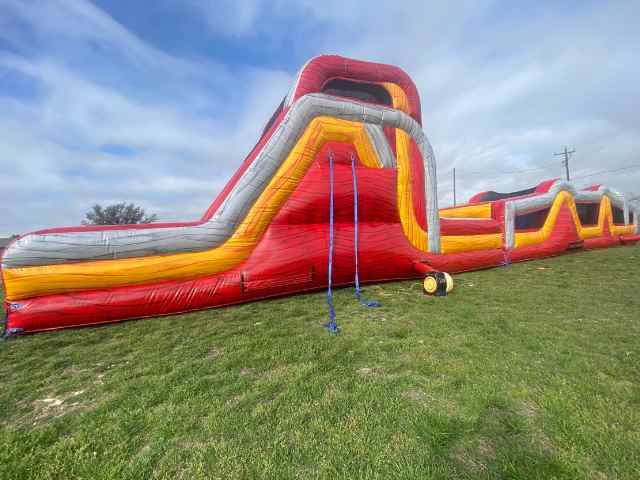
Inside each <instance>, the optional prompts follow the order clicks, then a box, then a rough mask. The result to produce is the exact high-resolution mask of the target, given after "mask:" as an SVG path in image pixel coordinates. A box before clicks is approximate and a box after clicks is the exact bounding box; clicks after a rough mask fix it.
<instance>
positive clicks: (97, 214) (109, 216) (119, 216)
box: [82, 202, 157, 225]
mask: <svg viewBox="0 0 640 480" xmlns="http://www.w3.org/2000/svg"><path fill="white" fill-rule="evenodd" d="M156 219H157V216H156V215H155V214H153V215H147V214H146V213H145V211H144V209H143V208H142V207H138V206H136V205H134V204H133V203H129V204H127V203H124V202H123V203H115V204H113V205H107V206H106V207H104V208H103V207H102V205H100V204H95V205H94V206H93V207H91V210H89V211H88V212H87V213H86V215H85V220H83V221H82V224H83V225H131V224H135V223H151V222H155V221H156Z"/></svg>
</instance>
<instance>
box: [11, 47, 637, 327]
mask: <svg viewBox="0 0 640 480" xmlns="http://www.w3.org/2000/svg"><path fill="white" fill-rule="evenodd" d="M437 198H438V196H437V182H436V163H435V158H434V154H433V151H432V148H431V146H430V144H429V141H428V139H427V136H426V135H425V133H424V129H423V127H422V118H421V108H420V98H419V96H418V92H417V90H416V86H415V85H414V83H413V82H412V81H411V79H410V78H409V76H408V75H407V74H406V73H405V72H403V71H402V70H401V69H399V68H397V67H394V66H389V65H382V64H378V63H371V62H364V61H358V60H352V59H347V58H343V57H339V56H328V55H327V56H319V57H316V58H314V59H312V60H310V61H309V62H308V63H307V64H306V65H305V66H304V67H303V68H302V70H301V71H300V72H299V74H298V76H297V78H296V81H295V83H294V85H293V86H292V88H291V90H290V91H289V93H288V94H287V95H286V97H285V98H284V99H283V101H282V103H281V104H280V106H279V107H278V109H277V110H276V112H275V113H274V114H273V116H272V117H271V119H270V120H269V122H268V123H267V125H266V126H265V129H264V132H263V133H262V136H261V138H260V139H259V140H258V142H257V144H256V145H255V147H254V148H253V150H252V151H251V152H250V153H249V155H248V156H247V158H246V159H245V160H244V162H243V163H242V165H241V166H240V168H239V169H238V171H237V172H236V173H235V175H234V176H233V177H232V178H231V180H230V181H229V183H228V184H227V186H226V187H225V188H224V189H223V190H222V192H221V193H220V194H219V195H218V197H217V198H216V199H215V201H214V202H213V204H212V205H211V206H210V208H209V209H208V210H207V211H206V212H205V214H204V215H203V217H202V218H201V219H200V220H199V221H194V222H184V223H158V224H148V225H128V226H126V225H125V226H123V225H117V226H85V227H64V228H52V229H47V230H40V231H36V232H33V233H29V234H26V235H22V236H21V237H19V238H18V239H17V240H16V241H14V242H13V243H12V244H11V245H10V246H9V247H8V248H7V249H6V250H5V252H4V255H3V257H2V279H3V282H4V288H5V294H6V298H5V310H6V314H7V325H6V328H7V332H8V333H9V334H20V333H27V332H38V331H44V330H52V329H58V328H64V327H75V326H81V325H93V324H101V323H108V322H115V321H120V320H125V319H134V318H144V317H152V316H158V315H167V314H174V313H179V312H187V311H192V310H198V309H203V308H211V307H219V306H223V305H230V304H236V303H241V302H247V301H253V300H258V299H262V298H267V297H273V296H278V295H285V294H292V293H296V292H303V291H308V290H317V289H320V288H326V287H327V286H328V285H329V284H330V282H331V284H333V285H351V284H354V283H356V285H358V284H359V282H365V283H371V282H381V281H387V280H395V279H408V278H419V277H422V276H424V275H425V274H427V273H429V272H437V271H446V272H452V273H454V272H461V271H466V270H472V269H478V268H485V267H490V266H497V265H502V264H505V263H508V262H516V261H521V260H526V259H532V258H538V257H545V256H550V255H555V254H559V253H561V252H564V251H566V250H568V249H579V248H598V247H607V246H610V245H617V244H625V243H634V242H636V241H637V240H639V239H640V235H638V233H639V232H638V215H639V214H640V212H638V211H636V210H634V209H632V208H631V207H630V205H629V204H628V203H627V201H626V200H625V198H624V196H623V195H621V194H619V193H617V192H615V191H614V190H611V189H609V188H606V187H603V186H599V185H595V186H593V187H590V188H588V189H586V190H577V189H576V188H575V187H574V186H573V185H571V184H570V183H567V182H564V181H560V180H549V181H545V182H543V183H540V184H539V185H538V186H536V187H533V188H530V189H528V190H522V191H519V192H514V193H506V194H505V193H496V192H483V193H479V194H477V195H475V196H474V197H473V198H471V200H470V201H469V203H468V204H466V205H463V206H458V207H455V208H447V209H442V210H439V209H438V200H437Z"/></svg>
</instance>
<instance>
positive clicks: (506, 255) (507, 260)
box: [500, 248, 511, 267]
mask: <svg viewBox="0 0 640 480" xmlns="http://www.w3.org/2000/svg"><path fill="white" fill-rule="evenodd" d="M510 264H511V252H510V251H509V250H507V249H506V248H505V249H503V250H502V263H501V264H500V265H502V266H503V267H508V266H509V265H510Z"/></svg>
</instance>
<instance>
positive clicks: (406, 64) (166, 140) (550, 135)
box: [0, 0, 640, 231]
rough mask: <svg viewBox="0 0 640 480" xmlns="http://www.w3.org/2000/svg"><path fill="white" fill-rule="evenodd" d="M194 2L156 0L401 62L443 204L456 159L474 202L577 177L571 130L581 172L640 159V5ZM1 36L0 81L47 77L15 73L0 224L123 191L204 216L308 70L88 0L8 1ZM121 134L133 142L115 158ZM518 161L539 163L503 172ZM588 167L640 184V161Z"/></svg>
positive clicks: (236, 38)
mask: <svg viewBox="0 0 640 480" xmlns="http://www.w3.org/2000/svg"><path fill="white" fill-rule="evenodd" d="M185 5H186V4H184V3H183V2H175V1H174V0H166V1H165V2H161V3H159V4H158V5H156V6H155V8H158V9H161V10H162V9H163V8H164V9H165V10H164V11H165V13H167V14H170V12H171V9H174V10H175V9H178V8H182V9H184V10H183V13H184V12H191V15H192V20H193V21H194V25H195V24H198V25H203V24H204V25H206V27H207V28H208V29H209V33H210V35H211V37H210V38H211V44H212V45H215V42H216V40H217V39H224V40H225V41H227V42H229V41H231V42H236V43H235V44H234V45H236V46H237V48H238V49H239V50H240V51H242V48H244V47H246V48H247V49H248V50H251V51H252V52H253V54H254V56H258V57H259V54H260V53H261V52H266V53H268V54H269V55H270V58H271V60H270V63H271V64H273V63H274V58H277V59H279V60H281V61H282V63H283V64H286V65H290V64H291V58H296V59H299V60H300V62H301V63H302V62H303V61H304V60H305V59H306V58H308V57H310V56H313V55H315V54H318V53H322V52H330V53H340V54H344V55H350V56H355V57H358V58H363V59H368V60H375V61H383V62H387V63H392V64H397V65H400V66H401V67H403V68H404V69H405V70H406V71H407V72H408V73H409V74H410V75H411V76H412V77H413V78H414V80H415V81H416V83H417V85H418V89H419V91H420V94H421V97H422V104H423V117H424V124H425V129H426V131H427V133H428V135H429V136H430V139H431V141H432V143H433V144H434V148H435V150H436V154H437V157H438V168H439V178H440V192H441V200H442V204H443V205H446V204H448V203H450V202H451V199H452V188H451V187H452V185H451V177H450V170H451V168H453V167H456V169H457V177H458V198H459V199H460V198H467V197H468V196H470V195H471V194H473V193H475V192H476V191H480V190H486V189H496V190H517V189H520V188H524V187H527V186H530V185H532V184H534V183H537V182H538V181H540V180H542V179H545V178H549V177H550V176H560V175H562V174H563V170H562V167H561V164H560V160H559V159H558V158H557V157H554V156H553V153H554V152H557V151H559V150H560V149H561V148H562V147H563V146H564V145H565V144H566V145H568V146H570V147H575V148H576V150H577V152H576V154H575V156H574V158H573V159H572V168H573V170H574V172H575V175H577V176H580V175H588V174H589V173H593V172H598V171H601V170H605V169H616V168H620V167H624V166H626V165H629V164H633V163H640V159H639V158H637V157H634V155H635V152H636V151H638V150H639V147H640V131H639V130H640V127H639V126H638V123H637V119H636V117H637V107H638V105H639V104H640V101H639V100H640V94H639V93H638V90H637V81H638V79H639V78H640V64H638V62H637V58H636V57H637V51H640V35H639V33H638V32H637V28H636V26H635V25H636V23H637V19H638V18H639V16H640V15H639V13H640V9H639V7H638V6H637V4H633V3H625V2H620V3H615V2H613V3H611V2H607V3H594V4H590V5H585V6H583V7H582V8H581V9H580V11H579V12H573V11H571V12H570V11H566V10H562V9H561V7H560V6H557V5H555V4H552V5H546V6H545V5H542V6H537V4H536V5H534V4H531V5H527V6H526V7H525V6H524V5H523V6H521V7H519V9H520V10H523V11H514V7H513V4H511V3H499V2H494V1H486V2H477V1H474V2H459V3H456V4H455V5H452V4H451V2H421V1H413V2H396V3H394V2H366V3H363V2H344V1H338V0H328V1H327V2H321V3H319V2H316V1H311V0H309V1H307V0H301V1H298V2H285V1H283V0H274V1H269V2H267V1H266V0H263V1H256V2H249V1H240V2H227V1H222V2H196V1H195V0H189V2H188V5H186V6H185ZM149 8H153V7H151V6H150V7H149ZM525 10H526V11H525ZM25 26H26V27H25ZM0 40H1V41H4V42H5V43H6V44H7V45H9V46H10V49H7V50H6V51H5V52H2V51H1V50H0V82H2V78H3V77H2V73H3V71H4V72H5V73H6V72H12V73H14V74H18V75H22V76H24V77H25V78H28V79H30V81H32V82H35V83H36V84H37V86H38V92H37V95H34V96H33V98H29V97H15V96H11V95H10V94H8V93H7V92H6V91H5V90H3V89H2V84H1V83H0V110H1V111H2V112H3V115H2V118H0V129H2V131H3V141H2V142H0V167H1V168H2V169H3V172H5V173H4V174H3V179H2V190H1V191H0V202H2V205H3V206H2V207H1V208H2V211H0V216H1V218H0V231H20V230H26V229H31V228H36V227H45V226H55V225H65V224H67V225H68V224H77V223H78V222H79V221H80V220H81V218H82V216H83V214H84V211H86V210H87V208H88V207H89V206H90V205H91V204H93V203H95V202H103V203H106V202H110V201H134V202H137V203H140V204H142V205H143V206H145V207H146V208H147V209H148V210H149V211H151V212H157V213H158V214H159V215H160V217H161V219H163V220H183V219H184V220H188V219H193V218H198V217H199V216H200V214H201V213H202V212H203V211H204V210H205V209H206V207H207V205H208V203H209V202H210V201H211V200H212V199H213V197H214V196H215V194H216V193H217V192H218V191H219V190H220V189H221V188H222V186H223V185H224V184H225V182H226V181H227V180H228V178H229V177H230V176H231V175H232V174H233V172H234V171H235V169H236V168H237V166H238V165H239V164H240V162H241V161H242V159H243V158H244V156H245V155H246V154H247V153H248V151H249V149H250V148H251V147H252V145H253V143H254V142H255V141H256V139H257V136H258V135H259V132H260V131H261V130H262V127H263V125H264V123H265V122H266V121H267V119H268V118H269V116H270V115H271V113H272V110H273V108H274V107H275V106H276V105H277V104H278V103H279V101H280V99H281V97H282V95H284V94H285V93H286V90H287V89H288V86H289V83H290V81H291V80H292V77H293V75H294V73H295V72H294V70H295V68H291V67H289V68H287V71H282V70H277V69H268V68H260V67H257V66H253V65H251V64H250V62H249V61H248V60H246V59H243V58H241V55H238V56H237V57H236V58H235V59H234V64H233V65H225V61H223V60H221V57H215V56H214V55H215V54H213V55H205V54H204V53H203V51H198V52H194V54H193V55H190V56H189V58H188V59H187V58H182V57H180V56H178V55H177V54H175V53H174V54H169V53H167V52H166V51H164V50H162V49H161V48H160V47H158V46H154V45H151V44H149V43H148V42H146V41H143V40H142V39H140V38H139V37H138V36H136V35H135V33H133V32H131V31H130V30H127V29H126V28H125V27H124V26H123V25H121V24H120V23H118V22H117V21H116V20H115V19H114V18H112V17H111V16H110V15H109V14H108V13H106V12H105V11H103V10H101V9H99V8H98V7H96V6H95V5H94V4H92V3H90V2H88V1H71V0H51V1H40V2H21V1H18V0H4V1H3V2H2V4H1V5H0ZM283 46H284V47H283ZM274 50H275V52H274ZM9 52H10V53H9ZM296 68H297V66H296ZM108 145H116V146H117V145H122V146H125V147H128V148H130V149H131V150H132V153H131V154H130V155H124V156H115V155H110V154H108V153H106V152H105V151H104V150H103V147H105V146H108ZM536 167H544V169H543V170H533V171H532V170H531V169H533V168H536ZM517 170H526V171H523V172H522V173H518V174H501V173H504V172H513V171H517ZM588 181H597V182H605V183H608V184H610V185H611V186H613V187H615V188H619V189H623V190H626V191H629V192H636V194H638V193H640V185H639V182H640V169H638V170H630V171H624V172H623V174H620V173H614V174H611V175H597V176H593V177H587V178H584V182H585V183H587V182H588Z"/></svg>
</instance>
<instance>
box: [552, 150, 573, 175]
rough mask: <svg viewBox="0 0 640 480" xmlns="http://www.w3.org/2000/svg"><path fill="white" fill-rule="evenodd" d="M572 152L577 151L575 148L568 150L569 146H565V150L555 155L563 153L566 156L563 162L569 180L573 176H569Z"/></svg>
mask: <svg viewBox="0 0 640 480" xmlns="http://www.w3.org/2000/svg"><path fill="white" fill-rule="evenodd" d="M572 153H576V151H575V149H574V150H567V147H564V152H560V153H554V155H555V156H558V155H562V156H563V157H564V160H563V161H562V163H563V164H564V170H565V172H566V173H567V182H568V181H569V180H571V177H570V176H569V155H571V154H572Z"/></svg>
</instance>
